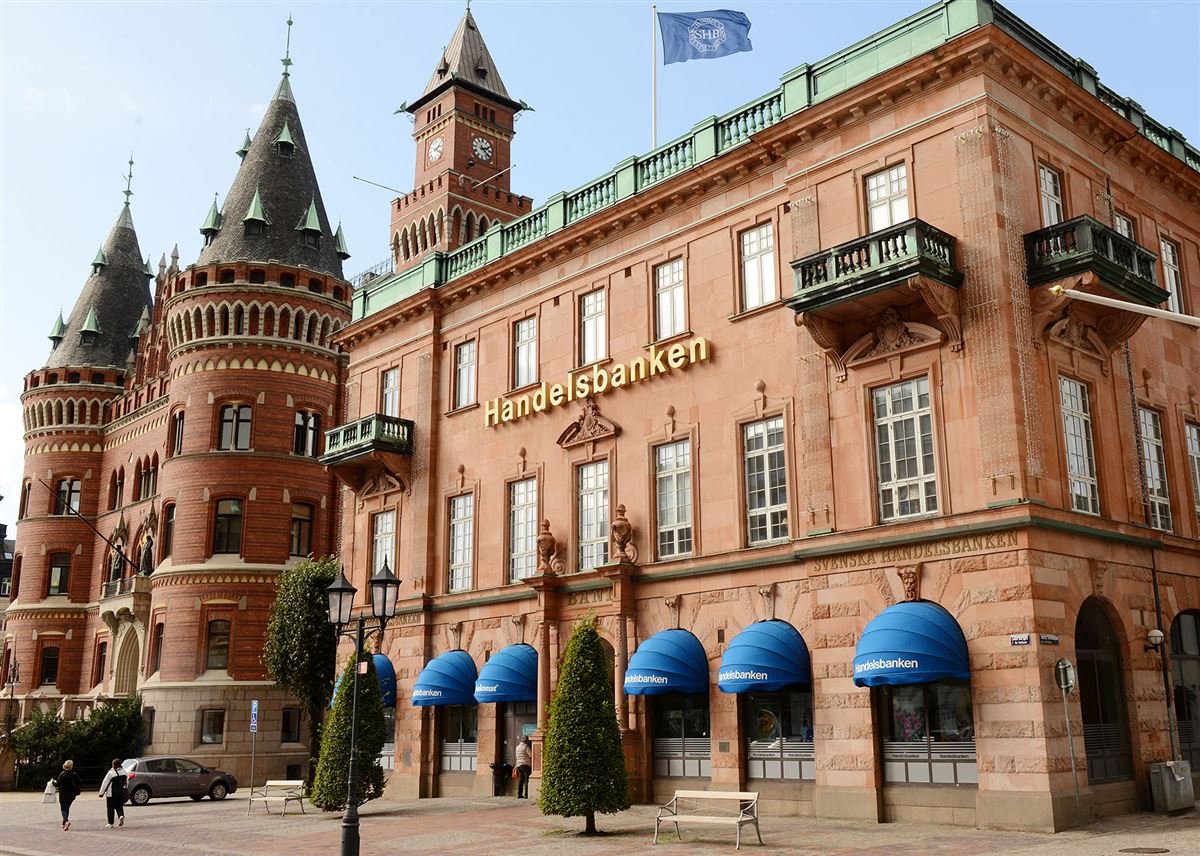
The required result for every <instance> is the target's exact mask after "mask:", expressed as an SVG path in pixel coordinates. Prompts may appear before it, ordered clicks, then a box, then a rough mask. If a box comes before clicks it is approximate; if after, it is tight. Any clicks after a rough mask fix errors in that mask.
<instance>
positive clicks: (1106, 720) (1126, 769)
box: [1075, 598, 1133, 784]
mask: <svg viewBox="0 0 1200 856" xmlns="http://www.w3.org/2000/svg"><path fill="white" fill-rule="evenodd" d="M1075 656H1076V658H1077V659H1078V661H1079V662H1078V669H1079V705H1080V708H1081V711H1082V715H1083V744H1084V750H1085V752H1086V753H1087V764H1088V781H1089V782H1091V783H1092V784H1097V783H1099V782H1112V781H1118V780H1120V779H1129V778H1132V777H1133V756H1132V752H1131V751H1130V744H1129V724H1128V717H1127V713H1126V709H1125V692H1124V687H1123V681H1122V679H1121V672H1122V666H1121V650H1120V645H1119V643H1118V640H1117V633H1116V630H1114V629H1113V626H1112V622H1111V621H1109V618H1108V616H1107V615H1106V614H1105V612H1104V608H1103V607H1102V606H1101V605H1100V604H1099V603H1098V602H1097V601H1095V600H1092V599H1090V598H1089V599H1088V600H1086V601H1084V602H1083V606H1082V607H1081V608H1080V610H1079V617H1078V618H1077V619H1076V621H1075Z"/></svg>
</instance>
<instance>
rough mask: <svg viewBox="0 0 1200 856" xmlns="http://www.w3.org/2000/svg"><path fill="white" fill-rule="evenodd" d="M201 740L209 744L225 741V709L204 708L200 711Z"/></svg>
mask: <svg viewBox="0 0 1200 856" xmlns="http://www.w3.org/2000/svg"><path fill="white" fill-rule="evenodd" d="M200 742H201V743H209V744H217V743H224V742H225V711H223V710H203V711H201V712H200Z"/></svg>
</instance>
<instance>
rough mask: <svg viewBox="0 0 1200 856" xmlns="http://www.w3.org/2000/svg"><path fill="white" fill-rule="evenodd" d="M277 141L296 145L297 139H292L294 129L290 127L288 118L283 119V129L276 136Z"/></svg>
mask: <svg viewBox="0 0 1200 856" xmlns="http://www.w3.org/2000/svg"><path fill="white" fill-rule="evenodd" d="M275 142H276V143H283V144H284V145H288V146H291V147H292V148H295V147H296V141H295V140H293V139H292V129H291V128H289V127H288V123H287V119H284V120H283V130H281V131H280V132H279V136H278V137H276V138H275Z"/></svg>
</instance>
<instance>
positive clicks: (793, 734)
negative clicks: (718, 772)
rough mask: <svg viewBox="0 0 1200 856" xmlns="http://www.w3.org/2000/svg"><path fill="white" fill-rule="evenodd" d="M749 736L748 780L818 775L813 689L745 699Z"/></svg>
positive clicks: (807, 778) (798, 688) (803, 688)
mask: <svg viewBox="0 0 1200 856" xmlns="http://www.w3.org/2000/svg"><path fill="white" fill-rule="evenodd" d="M742 698H743V699H744V702H743V704H742V711H743V713H742V716H743V722H744V723H745V726H744V727H745V729H746V730H745V732H744V734H745V735H746V738H745V739H746V777H747V778H750V779H806V780H808V781H812V780H813V779H814V778H816V774H817V760H816V755H815V754H814V752H813V716H812V709H813V704H812V701H813V694H812V688H811V687H796V686H792V687H787V688H785V689H783V690H782V691H780V692H753V693H746V694H745V695H744V696H742Z"/></svg>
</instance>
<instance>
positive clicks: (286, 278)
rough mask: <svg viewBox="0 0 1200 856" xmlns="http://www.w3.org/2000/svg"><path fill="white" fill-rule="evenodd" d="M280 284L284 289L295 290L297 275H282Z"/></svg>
mask: <svg viewBox="0 0 1200 856" xmlns="http://www.w3.org/2000/svg"><path fill="white" fill-rule="evenodd" d="M279 284H280V285H281V286H282V287H284V288H295V287H296V275H295V274H291V273H281V274H280V275H279Z"/></svg>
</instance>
